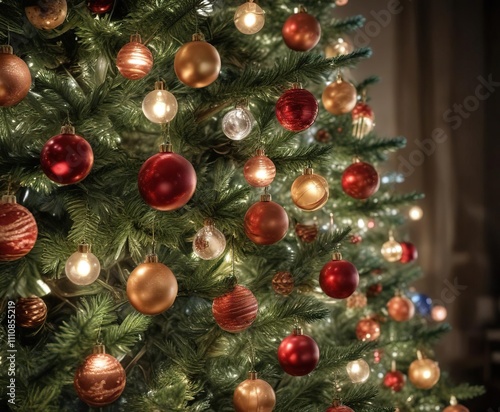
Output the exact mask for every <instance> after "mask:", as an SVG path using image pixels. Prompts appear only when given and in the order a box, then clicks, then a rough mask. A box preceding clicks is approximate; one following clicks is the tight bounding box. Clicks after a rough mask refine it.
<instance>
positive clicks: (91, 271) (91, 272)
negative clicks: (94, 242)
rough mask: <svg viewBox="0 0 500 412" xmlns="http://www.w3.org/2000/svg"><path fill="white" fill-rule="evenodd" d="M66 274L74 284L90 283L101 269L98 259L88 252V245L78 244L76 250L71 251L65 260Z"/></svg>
mask: <svg viewBox="0 0 500 412" xmlns="http://www.w3.org/2000/svg"><path fill="white" fill-rule="evenodd" d="M65 271H66V276H67V277H68V279H69V280H70V281H71V282H73V283H74V284H76V285H90V284H91V283H93V282H94V281H95V280H96V279H97V278H98V277H99V273H100V271H101V264H100V263H99V259H97V258H96V257H95V255H94V254H93V253H90V250H89V245H85V244H84V245H80V246H79V247H78V252H75V253H73V254H72V255H71V256H70V257H69V258H68V260H67V261H66V266H65Z"/></svg>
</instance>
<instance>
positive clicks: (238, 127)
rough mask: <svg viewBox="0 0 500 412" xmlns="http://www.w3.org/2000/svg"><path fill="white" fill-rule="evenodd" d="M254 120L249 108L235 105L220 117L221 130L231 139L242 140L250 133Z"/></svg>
mask: <svg viewBox="0 0 500 412" xmlns="http://www.w3.org/2000/svg"><path fill="white" fill-rule="evenodd" d="M254 122H255V120H254V117H253V116H252V113H251V112H250V111H249V110H247V109H245V108H243V107H236V108H235V109H233V110H231V111H229V112H227V113H226V114H225V115H224V117H223V118H222V131H223V132H224V134H225V135H226V136H227V137H229V138H230V139H231V140H243V139H244V138H245V137H247V136H248V135H249V134H250V133H251V131H252V127H253V124H254Z"/></svg>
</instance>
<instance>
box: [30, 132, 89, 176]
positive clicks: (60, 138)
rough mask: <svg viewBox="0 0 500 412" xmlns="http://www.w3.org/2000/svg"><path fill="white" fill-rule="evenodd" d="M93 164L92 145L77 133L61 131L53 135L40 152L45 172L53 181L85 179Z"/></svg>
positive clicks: (41, 163)
mask: <svg viewBox="0 0 500 412" xmlns="http://www.w3.org/2000/svg"><path fill="white" fill-rule="evenodd" d="M93 164H94V152H93V151H92V147H91V146H90V144H89V142H87V141H86V140H85V139H84V138H83V137H81V136H78V135H76V134H69V133H61V134H58V135H56V136H53V137H51V138H50V139H49V140H47V142H46V143H45V145H44V146H43V149H42V152H41V153H40V165H41V166H42V170H43V173H45V175H46V176H47V177H48V178H49V179H50V180H52V181H53V182H55V183H59V184H62V185H69V184H74V183H78V182H80V181H82V180H83V179H85V178H86V177H87V176H88V174H89V173H90V171H91V170H92V165H93Z"/></svg>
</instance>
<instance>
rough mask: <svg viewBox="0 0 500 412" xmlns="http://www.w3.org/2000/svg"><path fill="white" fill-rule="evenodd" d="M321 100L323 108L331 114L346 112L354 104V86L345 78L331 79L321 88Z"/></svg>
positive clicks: (338, 114)
mask: <svg viewBox="0 0 500 412" xmlns="http://www.w3.org/2000/svg"><path fill="white" fill-rule="evenodd" d="M321 100H322V101H323V106H324V107H325V109H326V110H327V111H328V112H330V113H331V114H334V115H335V116H340V115H342V114H347V113H349V112H350V111H351V110H353V109H354V106H356V102H357V92H356V88H355V87H354V86H353V85H352V84H351V83H349V82H346V81H345V80H337V81H333V82H332V83H330V84H329V85H328V86H327V87H326V88H325V90H323V95H322V97H321Z"/></svg>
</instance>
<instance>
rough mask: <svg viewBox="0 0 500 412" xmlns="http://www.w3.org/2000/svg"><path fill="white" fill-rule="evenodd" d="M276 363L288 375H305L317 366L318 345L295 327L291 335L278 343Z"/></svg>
mask: <svg viewBox="0 0 500 412" xmlns="http://www.w3.org/2000/svg"><path fill="white" fill-rule="evenodd" d="M278 361H279V363H280V365H281V368H282V369H283V370H284V371H285V372H286V373H288V374H289V375H292V376H304V375H307V374H309V373H311V372H312V371H313V370H314V369H315V368H316V366H317V365H318V362H319V348H318V345H317V343H316V342H315V341H314V339H313V338H311V337H310V336H307V335H304V334H303V333H302V329H301V328H298V327H296V328H295V329H294V330H293V333H292V334H291V335H289V336H287V337H286V338H285V339H283V340H282V342H281V343H280V346H279V348H278Z"/></svg>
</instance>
